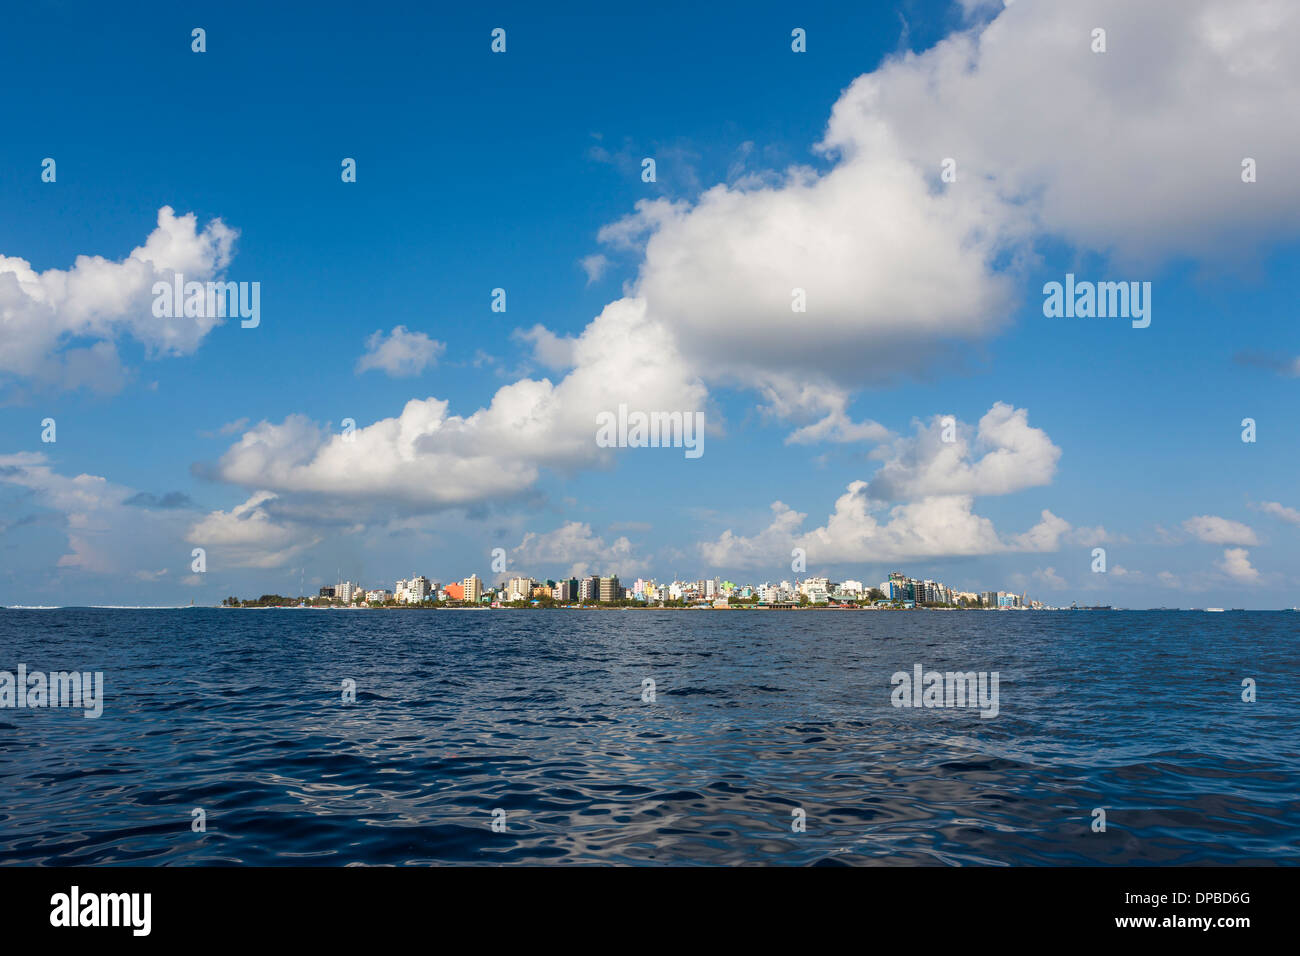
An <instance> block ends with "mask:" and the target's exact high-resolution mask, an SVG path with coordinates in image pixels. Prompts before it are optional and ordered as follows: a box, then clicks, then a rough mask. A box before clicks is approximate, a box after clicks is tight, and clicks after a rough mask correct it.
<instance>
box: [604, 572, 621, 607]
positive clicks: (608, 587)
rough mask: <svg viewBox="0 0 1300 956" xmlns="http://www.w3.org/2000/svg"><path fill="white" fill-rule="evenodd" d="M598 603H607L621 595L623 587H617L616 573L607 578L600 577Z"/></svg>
mask: <svg viewBox="0 0 1300 956" xmlns="http://www.w3.org/2000/svg"><path fill="white" fill-rule="evenodd" d="M599 580H600V603H602V604H608V603H609V602H611V601H617V600H619V599H620V598H622V597H623V589H622V588H621V587H619V583H618V575H617V574H613V575H610V576H609V577H607V578H600V579H599Z"/></svg>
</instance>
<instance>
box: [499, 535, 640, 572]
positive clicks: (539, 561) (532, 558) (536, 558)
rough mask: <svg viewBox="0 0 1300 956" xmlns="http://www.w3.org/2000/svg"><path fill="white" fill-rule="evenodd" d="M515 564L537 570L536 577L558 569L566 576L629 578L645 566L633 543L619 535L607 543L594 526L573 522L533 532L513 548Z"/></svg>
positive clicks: (513, 562)
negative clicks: (634, 551) (634, 552)
mask: <svg viewBox="0 0 1300 956" xmlns="http://www.w3.org/2000/svg"><path fill="white" fill-rule="evenodd" d="M510 555H511V559H510V560H511V563H512V565H518V566H521V567H528V568H532V569H534V571H533V573H534V574H535V576H538V577H541V578H542V579H546V578H549V577H550V576H551V575H552V574H555V573H556V569H557V568H563V569H564V570H563V571H562V572H561V574H562V576H563V577H583V576H584V575H591V574H620V575H622V576H624V577H626V576H627V575H629V574H636V573H638V572H640V571H642V570H643V569H644V568H645V566H646V565H645V562H644V561H641V560H638V559H636V558H635V557H634V556H633V554H632V542H630V541H629V540H628V539H627V538H625V537H619V538H617V539H615V540H614V541H613V542H612V543H610V544H608V545H607V544H606V543H605V539H604V538H602V537H600V536H599V535H596V534H594V533H593V532H592V530H591V525H589V524H585V523H582V522H578V521H569V522H567V523H565V524H564V525H562V526H561V527H559V528H556V529H555V530H554V531H549V532H546V533H545V534H536V533H534V532H532V531H529V532H528V533H526V534H525V535H524V538H523V540H522V541H521V542H520V543H519V545H518V546H517V547H515V548H512V549H511V551H510Z"/></svg>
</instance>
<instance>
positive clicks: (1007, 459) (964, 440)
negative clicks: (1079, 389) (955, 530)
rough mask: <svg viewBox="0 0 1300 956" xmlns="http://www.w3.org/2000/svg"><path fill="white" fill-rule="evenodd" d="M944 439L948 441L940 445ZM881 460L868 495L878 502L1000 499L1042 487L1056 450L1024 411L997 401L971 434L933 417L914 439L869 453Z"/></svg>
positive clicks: (965, 428) (955, 423)
mask: <svg viewBox="0 0 1300 956" xmlns="http://www.w3.org/2000/svg"><path fill="white" fill-rule="evenodd" d="M945 439H948V440H945ZM873 455H874V456H875V457H881V458H887V459H888V460H887V461H886V462H885V463H884V465H882V466H881V468H880V470H879V471H878V472H876V474H875V476H874V477H873V478H872V479H871V485H870V487H869V489H868V493H869V494H870V495H871V496H872V497H874V498H878V499H880V500H882V501H895V500H898V499H903V498H916V497H920V496H922V495H976V496H981V495H1005V494H1010V493H1012V492H1014V491H1020V490H1021V489H1024V488H1031V487H1034V486H1036V485H1046V484H1049V483H1050V482H1051V480H1052V477H1053V475H1054V474H1055V473H1056V463H1057V461H1058V460H1059V459H1060V457H1061V449H1060V448H1058V447H1057V446H1056V445H1054V444H1053V443H1052V440H1051V439H1050V438H1048V437H1047V433H1046V432H1044V431H1043V430H1042V429H1040V428H1033V427H1031V426H1030V424H1029V412H1028V410H1027V409H1024V408H1014V407H1012V406H1011V405H1007V404H1005V403H1003V402H997V403H996V404H994V405H993V407H992V408H990V409H989V410H988V412H987V413H985V414H984V416H983V417H982V418H980V421H979V425H978V427H977V428H975V429H971V428H970V426H968V425H966V424H964V423H962V422H959V421H957V419H956V417H955V416H951V415H936V416H934V417H933V418H932V419H931V420H930V424H929V425H928V426H926V425H922V424H920V423H917V426H916V435H915V436H913V437H908V438H900V439H898V440H897V441H895V442H894V443H893V444H892V445H887V446H882V447H881V448H880V449H877V451H876V452H874V453H873Z"/></svg>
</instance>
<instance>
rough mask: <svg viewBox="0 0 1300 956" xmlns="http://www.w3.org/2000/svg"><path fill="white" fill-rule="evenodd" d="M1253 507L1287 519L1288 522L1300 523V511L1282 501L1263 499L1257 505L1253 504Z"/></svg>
mask: <svg viewBox="0 0 1300 956" xmlns="http://www.w3.org/2000/svg"><path fill="white" fill-rule="evenodd" d="M1251 507H1252V508H1255V509H1256V510H1258V511H1262V512H1264V513H1265V514H1269V515H1272V516H1273V517H1274V518H1278V519H1280V520H1282V521H1285V522H1286V523H1287V524H1300V511H1297V510H1296V509H1295V508H1288V507H1287V506H1286V505H1284V504H1282V503H1281V502H1278V501H1261V502H1260V503H1259V504H1257V505H1251Z"/></svg>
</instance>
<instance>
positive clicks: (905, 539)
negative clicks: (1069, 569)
mask: <svg viewBox="0 0 1300 956" xmlns="http://www.w3.org/2000/svg"><path fill="white" fill-rule="evenodd" d="M866 489H867V483H866V482H865V481H855V482H853V483H851V484H850V485H849V486H848V490H847V491H846V492H845V493H844V494H843V495H841V496H840V497H839V498H838V499H837V500H836V502H835V510H834V511H833V512H832V513H831V515H830V516H829V517H828V518H827V520H826V524H824V525H822V526H821V527H819V528H815V529H813V530H811V531H807V532H804V531H802V530H801V529H802V527H803V522H804V519H805V518H806V515H804V514H802V513H800V512H797V511H794V510H792V509H791V508H790V507H789V506H788V505H786V504H784V503H783V502H780V501H777V502H773V504H772V523H771V524H770V525H769V526H768V527H767V528H766V529H765V530H763V531H762V532H760V533H759V534H757V535H754V536H753V537H744V536H741V535H736V534H734V533H733V532H732V531H731V530H730V529H728V530H726V531H724V532H723V533H722V535H721V536H720V537H719V538H718V539H717V540H716V541H711V542H703V543H701V544H700V551H701V553H702V554H703V556H704V557H705V559H706V560H707V561H709V562H710V563H711V564H713V565H715V566H718V567H724V568H761V567H772V568H778V567H781V566H782V565H783V564H784V565H786V566H788V565H789V562H790V551H791V549H792V548H803V549H804V551H805V553H806V554H807V560H808V562H809V566H810V567H811V566H813V565H814V564H816V565H828V564H836V563H849V562H896V561H906V560H914V559H921V558H940V557H956V556H969V555H988V554H1003V553H1008V552H1045V551H1055V550H1057V549H1058V548H1059V547H1060V538H1061V535H1062V534H1064V533H1065V532H1066V531H1068V530H1069V527H1070V526H1069V524H1068V523H1067V522H1065V521H1064V520H1062V519H1061V518H1058V517H1057V516H1056V515H1053V514H1052V513H1051V512H1050V511H1043V512H1042V515H1041V517H1040V521H1039V523H1038V524H1036V525H1035V526H1034V527H1032V528H1030V529H1029V530H1028V531H1026V532H1024V533H1023V534H1018V535H1013V536H1011V537H1009V538H1004V537H1002V536H1000V535H999V534H998V533H997V531H996V530H995V529H994V527H993V522H991V521H989V519H987V518H983V517H980V516H979V515H977V514H974V513H973V512H972V511H971V508H972V505H973V503H974V502H973V499H972V498H971V496H969V495H941V496H934V497H926V498H921V499H918V500H916V501H910V502H907V503H906V504H901V505H895V506H893V507H892V508H889V509H888V510H887V511H885V510H884V509H883V508H882V507H881V506H880V503H879V502H874V501H872V500H871V499H870V498H869V496H868V495H867V494H866Z"/></svg>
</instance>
